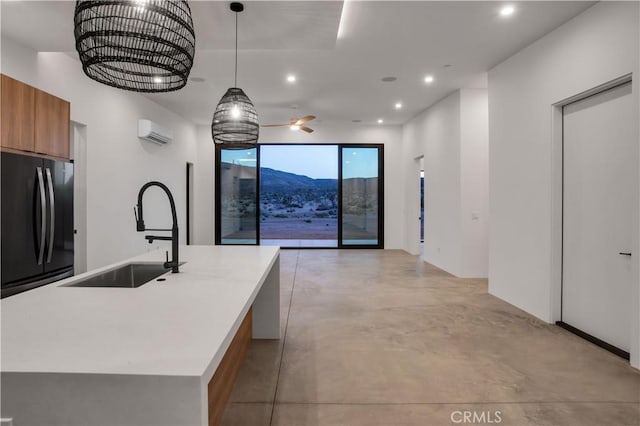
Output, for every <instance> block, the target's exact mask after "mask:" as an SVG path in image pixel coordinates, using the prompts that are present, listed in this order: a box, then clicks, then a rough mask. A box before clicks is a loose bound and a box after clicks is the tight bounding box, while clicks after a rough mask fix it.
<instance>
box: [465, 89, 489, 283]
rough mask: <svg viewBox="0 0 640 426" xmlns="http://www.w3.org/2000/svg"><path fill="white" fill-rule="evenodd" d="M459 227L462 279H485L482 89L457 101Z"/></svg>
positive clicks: (485, 156)
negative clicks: (459, 194)
mask: <svg viewBox="0 0 640 426" xmlns="http://www.w3.org/2000/svg"><path fill="white" fill-rule="evenodd" d="M460 176H461V177H460V193H461V206H460V212H461V213H460V214H461V217H460V223H461V244H462V247H461V248H462V267H461V269H462V272H461V276H463V277H487V276H488V275H489V104H488V92H487V90H486V89H463V90H462V91H461V100H460Z"/></svg>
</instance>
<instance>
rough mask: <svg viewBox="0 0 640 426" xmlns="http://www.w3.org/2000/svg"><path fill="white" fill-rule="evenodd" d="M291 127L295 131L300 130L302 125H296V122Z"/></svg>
mask: <svg viewBox="0 0 640 426" xmlns="http://www.w3.org/2000/svg"><path fill="white" fill-rule="evenodd" d="M289 128H290V129H291V130H294V131H295V130H300V126H298V125H295V124H294V125H292V126H291V127H289Z"/></svg>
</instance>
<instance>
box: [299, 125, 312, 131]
mask: <svg viewBox="0 0 640 426" xmlns="http://www.w3.org/2000/svg"><path fill="white" fill-rule="evenodd" d="M300 130H302V131H303V132H307V133H313V129H312V128H310V127H307V126H300Z"/></svg>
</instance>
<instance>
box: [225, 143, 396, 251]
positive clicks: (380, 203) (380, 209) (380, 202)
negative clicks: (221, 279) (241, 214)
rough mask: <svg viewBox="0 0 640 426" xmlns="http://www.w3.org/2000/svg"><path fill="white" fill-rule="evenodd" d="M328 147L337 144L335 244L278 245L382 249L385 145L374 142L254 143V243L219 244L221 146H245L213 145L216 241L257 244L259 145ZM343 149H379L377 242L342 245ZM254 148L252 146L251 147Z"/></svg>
mask: <svg viewBox="0 0 640 426" xmlns="http://www.w3.org/2000/svg"><path fill="white" fill-rule="evenodd" d="M318 145H320V146H327V145H333V146H337V147H338V244H337V246H336V247H281V248H282V249H284V250H287V249H292V250H298V249H305V250H336V249H339V250H343V249H345V250H349V249H354V250H361V249H384V144H376V143H366V144H365V143H332V142H326V143H319V142H314V143H299V142H295V143H282V142H267V143H259V144H258V145H256V148H257V149H256V159H257V162H256V185H257V188H256V200H255V201H256V243H255V244H222V235H221V229H222V222H221V219H222V218H221V215H220V206H221V200H222V194H221V190H220V164H221V162H220V161H221V153H222V150H223V149H227V150H228V149H247V148H246V147H245V148H234V147H231V146H230V147H225V146H223V145H215V159H214V180H215V182H214V191H215V194H214V201H215V206H214V229H215V239H214V241H215V244H216V245H225V246H234V245H235V246H238V245H248V246H259V245H260V210H261V204H260V174H261V173H260V168H261V163H260V148H261V147H262V146H318ZM344 148H377V149H378V244H375V245H373V244H347V245H343V244H342V151H343V149H344ZM251 149H253V148H251Z"/></svg>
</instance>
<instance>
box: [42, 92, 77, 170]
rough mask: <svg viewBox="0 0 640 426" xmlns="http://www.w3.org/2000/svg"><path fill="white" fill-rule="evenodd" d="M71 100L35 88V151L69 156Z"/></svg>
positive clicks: (56, 155)
mask: <svg viewBox="0 0 640 426" xmlns="http://www.w3.org/2000/svg"><path fill="white" fill-rule="evenodd" d="M69 107H70V105H69V102H67V101H65V100H63V99H60V98H58V97H56V96H53V95H50V94H48V93H47V92H43V91H42V90H38V89H35V152H37V153H41V154H47V155H51V156H54V157H62V158H69V125H70V122H69V119H70V117H69V114H70V113H69V109H70V108H69Z"/></svg>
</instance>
